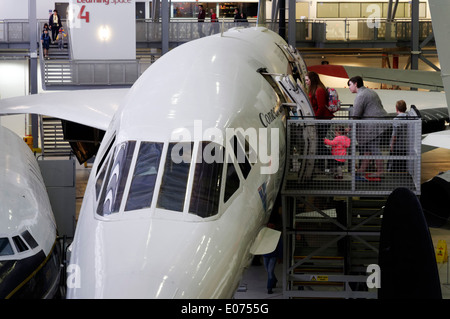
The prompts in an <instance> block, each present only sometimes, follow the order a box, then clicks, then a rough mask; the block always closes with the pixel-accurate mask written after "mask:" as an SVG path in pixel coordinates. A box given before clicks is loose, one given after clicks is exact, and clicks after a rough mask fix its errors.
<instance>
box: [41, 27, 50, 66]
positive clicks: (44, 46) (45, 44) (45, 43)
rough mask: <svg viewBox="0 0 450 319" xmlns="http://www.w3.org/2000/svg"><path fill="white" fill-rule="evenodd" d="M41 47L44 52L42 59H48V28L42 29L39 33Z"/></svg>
mask: <svg viewBox="0 0 450 319" xmlns="http://www.w3.org/2000/svg"><path fill="white" fill-rule="evenodd" d="M41 42H42V49H43V52H44V59H48V49H49V48H50V34H48V30H47V29H44V30H43V31H42V35H41Z"/></svg>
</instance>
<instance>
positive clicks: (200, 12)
mask: <svg viewBox="0 0 450 319" xmlns="http://www.w3.org/2000/svg"><path fill="white" fill-rule="evenodd" d="M205 17H206V12H205V10H204V9H203V6H202V5H201V4H199V5H198V16H197V26H198V35H199V37H200V38H201V37H204V36H205V34H204V33H203V22H205Z"/></svg>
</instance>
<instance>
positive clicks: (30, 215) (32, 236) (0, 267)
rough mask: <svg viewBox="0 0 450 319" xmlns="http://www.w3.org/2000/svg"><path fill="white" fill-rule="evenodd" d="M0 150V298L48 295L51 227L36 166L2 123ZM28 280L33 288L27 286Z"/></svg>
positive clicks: (52, 277)
mask: <svg viewBox="0 0 450 319" xmlns="http://www.w3.org/2000/svg"><path fill="white" fill-rule="evenodd" d="M0 150H1V152H0V203H1V205H0V298H49V297H52V295H53V293H54V292H55V289H56V288H57V283H58V280H59V264H57V266H56V272H55V267H54V266H55V264H54V263H53V264H52V263H51V262H50V263H48V262H47V261H48V260H49V258H50V257H49V256H50V254H51V253H56V250H54V245H55V241H56V224H55V219H54V216H53V212H52V208H51V205H50V201H49V198H48V195H47V190H46V187H45V184H44V181H43V178H42V175H41V172H40V169H39V166H38V164H37V161H36V159H35V157H34V155H33V153H32V152H31V150H30V148H29V147H28V146H27V145H26V144H25V142H24V141H23V140H22V139H21V138H20V137H19V136H18V135H17V134H15V133H13V132H12V131H10V130H9V129H7V128H5V127H3V126H2V125H0ZM56 263H58V261H56ZM47 265H49V268H47ZM42 267H44V268H42ZM40 269H43V271H39V270H40ZM33 277H39V279H34V280H35V281H34V282H39V283H40V284H39V285H36V284H33V281H32V284H29V282H30V279H31V278H33Z"/></svg>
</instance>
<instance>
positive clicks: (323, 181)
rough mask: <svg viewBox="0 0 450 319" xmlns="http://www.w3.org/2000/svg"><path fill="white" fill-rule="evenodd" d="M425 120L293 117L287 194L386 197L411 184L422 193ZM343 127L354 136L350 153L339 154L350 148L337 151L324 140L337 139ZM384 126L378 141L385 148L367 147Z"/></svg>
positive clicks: (350, 143)
mask: <svg viewBox="0 0 450 319" xmlns="http://www.w3.org/2000/svg"><path fill="white" fill-rule="evenodd" d="M421 125H422V123H421V119H420V118H409V119H402V120H394V119H378V120H348V119H344V118H342V119H336V118H334V119H333V120H316V119H298V120H295V119H291V120H288V127H287V136H288V141H287V144H288V148H287V150H288V154H287V167H286V168H287V172H286V178H285V181H284V185H283V194H285V195H299V194H300V195H307V194H315V195H323V196H324V195H330V196H335V195H342V196H358V195H372V196H384V195H389V194H390V193H391V192H392V191H393V190H394V189H396V188H398V187H406V188H408V189H410V190H411V191H412V192H413V193H415V194H418V195H419V194H420V175H421V171H420V169H421V168H420V165H421V134H422V127H421ZM338 131H340V133H339V134H344V135H346V136H347V137H348V139H349V144H348V145H346V146H347V147H348V148H346V154H345V155H337V154H344V153H342V152H341V151H339V152H334V151H332V148H333V146H329V145H326V144H325V142H324V139H328V141H331V140H333V139H334V138H335V137H336V136H337V135H336V134H338V133H337V132H338ZM381 131H383V133H382V134H381V135H380V137H379V140H378V141H377V143H376V144H375V145H379V151H380V152H379V153H374V151H375V149H374V148H373V146H370V148H369V149H368V150H367V151H364V149H363V148H362V147H363V146H364V144H365V143H366V142H368V141H369V142H370V140H372V139H373V138H375V136H377V132H381ZM393 131H394V135H395V136H396V137H395V138H394V139H393V138H392V136H393V135H392V132H393ZM330 143H331V142H330ZM369 145H370V144H369ZM341 149H342V148H341ZM364 163H367V164H368V166H367V167H366V168H364V167H363V166H364ZM362 170H364V171H362ZM378 173H381V174H378Z"/></svg>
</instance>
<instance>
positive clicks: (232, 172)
mask: <svg viewBox="0 0 450 319" xmlns="http://www.w3.org/2000/svg"><path fill="white" fill-rule="evenodd" d="M240 183H241V182H240V180H239V176H238V174H237V171H236V168H235V167H234V164H233V163H228V164H227V178H226V182H225V194H224V197H223V201H224V202H225V203H226V202H227V201H228V200H229V199H230V197H231V196H233V194H234V193H235V192H236V191H237V190H238V189H239V186H240Z"/></svg>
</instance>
